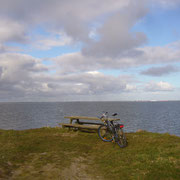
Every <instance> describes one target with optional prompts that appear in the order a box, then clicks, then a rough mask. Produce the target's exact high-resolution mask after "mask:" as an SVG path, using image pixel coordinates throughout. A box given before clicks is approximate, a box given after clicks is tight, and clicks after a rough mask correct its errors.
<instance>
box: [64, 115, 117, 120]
mask: <svg viewBox="0 0 180 180" xmlns="http://www.w3.org/2000/svg"><path fill="white" fill-rule="evenodd" d="M64 118H67V119H71V120H76V119H84V120H96V121H103V120H104V119H100V118H98V117H86V116H65V117H64ZM108 120H109V121H118V120H120V119H114V118H108Z"/></svg>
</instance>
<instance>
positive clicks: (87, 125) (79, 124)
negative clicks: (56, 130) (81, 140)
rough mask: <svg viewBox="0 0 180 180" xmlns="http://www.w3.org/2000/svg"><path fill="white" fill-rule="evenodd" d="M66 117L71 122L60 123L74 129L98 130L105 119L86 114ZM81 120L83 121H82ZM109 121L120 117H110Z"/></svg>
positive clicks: (63, 126)
mask: <svg viewBox="0 0 180 180" xmlns="http://www.w3.org/2000/svg"><path fill="white" fill-rule="evenodd" d="M64 118H66V119H69V124H67V123H59V125H61V126H62V128H66V127H67V128H73V129H76V130H78V129H86V130H97V129H98V128H99V126H100V125H102V124H103V119H100V118H98V117H86V116H65V117H64ZM80 120H81V121H80ZM83 120H90V121H91V120H92V121H93V120H94V121H101V123H98V122H90V121H88V122H87V121H83ZM108 120H109V121H118V120H120V119H115V118H108ZM74 121H75V123H73V122H74Z"/></svg>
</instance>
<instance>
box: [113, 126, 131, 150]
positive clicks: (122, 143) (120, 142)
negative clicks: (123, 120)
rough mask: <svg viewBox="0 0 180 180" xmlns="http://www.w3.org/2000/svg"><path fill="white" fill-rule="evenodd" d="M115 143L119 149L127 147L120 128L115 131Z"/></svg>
mask: <svg viewBox="0 0 180 180" xmlns="http://www.w3.org/2000/svg"><path fill="white" fill-rule="evenodd" d="M116 135H117V137H116V142H117V144H118V145H119V147H121V148H124V147H126V146H127V145H128V142H127V139H126V136H125V134H124V132H123V130H122V129H121V128H117V129H116Z"/></svg>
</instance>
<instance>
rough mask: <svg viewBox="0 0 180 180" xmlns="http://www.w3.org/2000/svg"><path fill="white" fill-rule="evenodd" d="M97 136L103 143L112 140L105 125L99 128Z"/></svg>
mask: <svg viewBox="0 0 180 180" xmlns="http://www.w3.org/2000/svg"><path fill="white" fill-rule="evenodd" d="M98 135H99V137H100V139H101V140H102V141H104V142H111V141H112V140H113V134H112V132H111V131H110V130H109V129H108V128H107V126H106V125H101V126H99V128H98Z"/></svg>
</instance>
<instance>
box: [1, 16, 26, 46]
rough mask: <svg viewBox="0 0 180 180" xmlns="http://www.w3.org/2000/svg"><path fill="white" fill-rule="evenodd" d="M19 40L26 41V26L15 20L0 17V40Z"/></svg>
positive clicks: (2, 41)
mask: <svg viewBox="0 0 180 180" xmlns="http://www.w3.org/2000/svg"><path fill="white" fill-rule="evenodd" d="M11 41H13V42H21V43H24V42H26V41H27V36H26V28H25V26H24V25H23V24H21V23H18V22H17V21H14V20H11V19H8V18H1V17H0V42H1V43H4V42H11Z"/></svg>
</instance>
